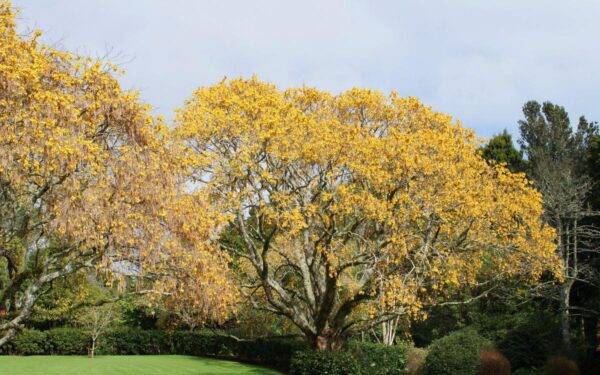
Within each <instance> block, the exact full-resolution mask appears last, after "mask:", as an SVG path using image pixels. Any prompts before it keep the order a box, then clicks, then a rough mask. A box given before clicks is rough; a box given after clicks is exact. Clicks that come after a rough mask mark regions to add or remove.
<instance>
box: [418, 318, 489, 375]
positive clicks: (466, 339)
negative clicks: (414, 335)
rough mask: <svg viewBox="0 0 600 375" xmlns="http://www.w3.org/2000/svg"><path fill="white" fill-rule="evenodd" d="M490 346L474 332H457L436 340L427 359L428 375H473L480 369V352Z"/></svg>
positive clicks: (425, 366) (425, 367)
mask: <svg viewBox="0 0 600 375" xmlns="http://www.w3.org/2000/svg"><path fill="white" fill-rule="evenodd" d="M489 345H490V343H489V341H487V340H486V339H484V338H483V337H481V336H479V335H478V334H477V332H475V331H474V330H470V329H467V330H462V331H456V332H453V333H451V334H449V335H448V336H445V337H442V338H441V339H438V340H435V341H434V342H433V343H432V344H431V346H430V347H429V353H428V354H427V357H426V358H425V364H424V367H423V369H424V373H425V374H426V375H447V374H453V375H473V374H476V373H477V369H478V367H479V352H480V351H481V350H482V349H483V348H486V347H488V346H489Z"/></svg>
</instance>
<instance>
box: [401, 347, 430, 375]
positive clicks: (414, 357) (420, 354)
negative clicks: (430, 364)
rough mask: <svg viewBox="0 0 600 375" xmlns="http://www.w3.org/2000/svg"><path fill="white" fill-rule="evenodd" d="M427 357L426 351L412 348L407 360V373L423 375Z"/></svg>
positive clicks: (409, 374)
mask: <svg viewBox="0 0 600 375" xmlns="http://www.w3.org/2000/svg"><path fill="white" fill-rule="evenodd" d="M425 357H427V350H426V349H423V348H412V349H411V350H410V351H409V352H408V357H407V358H406V373H407V374H408V375H423V371H424V370H423V367H424V364H425Z"/></svg>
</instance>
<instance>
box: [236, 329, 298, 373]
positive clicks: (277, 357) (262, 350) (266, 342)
mask: <svg viewBox="0 0 600 375" xmlns="http://www.w3.org/2000/svg"><path fill="white" fill-rule="evenodd" d="M237 348H238V353H237V354H238V357H239V358H243V359H247V360H251V361H255V362H257V363H261V364H266V365H270V366H274V367H277V368H281V369H285V370H287V369H289V368H290V363H291V360H292V356H293V354H294V353H295V352H297V351H301V350H306V349H307V346H306V342H305V341H304V339H302V338H301V337H298V336H282V337H271V338H260V339H255V340H249V341H240V342H238V343H237Z"/></svg>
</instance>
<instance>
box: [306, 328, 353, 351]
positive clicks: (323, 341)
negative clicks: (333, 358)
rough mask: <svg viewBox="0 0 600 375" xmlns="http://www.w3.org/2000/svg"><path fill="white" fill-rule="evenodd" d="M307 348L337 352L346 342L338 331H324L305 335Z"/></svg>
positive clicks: (329, 329)
mask: <svg viewBox="0 0 600 375" xmlns="http://www.w3.org/2000/svg"><path fill="white" fill-rule="evenodd" d="M306 340H307V343H308V346H309V347H310V348H311V349H315V350H322V351H339V350H341V349H342V347H343V346H344V343H345V342H346V335H345V334H343V333H341V332H340V331H339V330H334V329H331V328H327V329H324V330H323V331H321V332H320V333H319V334H317V335H314V334H308V335H306Z"/></svg>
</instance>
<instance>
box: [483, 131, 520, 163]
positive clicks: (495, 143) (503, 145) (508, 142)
mask: <svg viewBox="0 0 600 375" xmlns="http://www.w3.org/2000/svg"><path fill="white" fill-rule="evenodd" d="M481 151H482V155H483V157H484V158H485V159H486V160H490V161H492V160H493V161H494V162H496V163H504V164H506V166H507V167H508V169H510V170H511V171H512V172H524V171H525V166H526V162H525V160H524V159H523V153H522V152H520V151H517V149H516V148H515V146H514V145H513V141H512V136H511V135H510V134H509V133H508V131H507V130H506V129H505V130H504V131H503V132H502V133H500V134H496V135H494V136H493V137H492V139H490V140H489V142H488V143H487V144H486V145H485V146H484V147H483V148H482V149H481Z"/></svg>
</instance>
